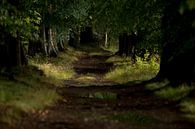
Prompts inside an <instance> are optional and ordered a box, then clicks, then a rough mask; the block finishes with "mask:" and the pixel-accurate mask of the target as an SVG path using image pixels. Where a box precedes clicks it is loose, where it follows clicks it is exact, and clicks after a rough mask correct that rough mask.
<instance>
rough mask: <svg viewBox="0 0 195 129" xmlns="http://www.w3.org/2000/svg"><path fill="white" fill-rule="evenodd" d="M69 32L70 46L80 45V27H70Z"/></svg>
mask: <svg viewBox="0 0 195 129" xmlns="http://www.w3.org/2000/svg"><path fill="white" fill-rule="evenodd" d="M69 33H70V34H69V41H68V44H69V45H70V46H71V47H75V48H76V47H78V46H79V45H80V29H78V28H77V29H72V30H71V31H70V32H69Z"/></svg>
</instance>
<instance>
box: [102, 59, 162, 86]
mask: <svg viewBox="0 0 195 129" xmlns="http://www.w3.org/2000/svg"><path fill="white" fill-rule="evenodd" d="M107 61H108V62H113V63H114V65H115V68H114V69H112V70H111V71H110V72H109V73H107V74H106V75H105V79H108V80H111V81H114V82H117V83H121V84H123V83H127V82H130V81H144V80H148V79H151V78H153V77H154V76H155V75H156V74H157V73H158V71H159V63H157V62H156V61H155V59H152V60H151V61H149V62H147V61H143V60H142V59H141V58H139V57H137V62H136V63H132V62H131V59H130V58H121V57H118V56H114V57H111V58H110V59H108V60H107Z"/></svg>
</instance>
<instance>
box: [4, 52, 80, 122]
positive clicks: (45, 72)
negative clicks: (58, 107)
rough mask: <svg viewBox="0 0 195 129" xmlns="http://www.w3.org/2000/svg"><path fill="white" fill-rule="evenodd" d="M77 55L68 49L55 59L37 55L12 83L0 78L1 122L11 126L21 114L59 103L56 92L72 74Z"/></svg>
mask: <svg viewBox="0 0 195 129" xmlns="http://www.w3.org/2000/svg"><path fill="white" fill-rule="evenodd" d="M77 54H78V53H76V52H73V50H68V52H67V53H60V54H59V56H58V57H57V58H46V57H42V56H39V55H37V56H36V57H34V58H32V59H30V60H29V66H26V67H24V68H22V71H21V72H20V74H18V75H16V76H15V80H14V81H10V80H8V79H6V78H5V77H0V122H5V123H9V124H13V123H14V122H17V121H19V120H20V118H21V114H22V113H28V112H29V113H30V112H34V111H38V110H42V109H44V108H45V107H47V106H52V105H53V104H54V103H55V102H56V101H58V100H59V99H60V96H59V95H58V94H57V92H56V90H55V89H56V87H57V86H61V85H62V84H63V80H64V79H68V78H71V77H72V76H73V75H74V71H73V68H72V63H73V61H75V60H76V59H77V58H76V55H77Z"/></svg>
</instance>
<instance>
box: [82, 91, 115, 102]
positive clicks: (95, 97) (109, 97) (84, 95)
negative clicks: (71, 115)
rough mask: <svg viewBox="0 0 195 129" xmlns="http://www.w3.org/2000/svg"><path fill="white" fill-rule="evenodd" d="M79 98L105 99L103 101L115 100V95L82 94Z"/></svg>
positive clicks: (100, 93)
mask: <svg viewBox="0 0 195 129" xmlns="http://www.w3.org/2000/svg"><path fill="white" fill-rule="evenodd" d="M79 96H80V97H84V98H90V99H105V100H116V99H117V94H116V93H112V92H95V93H82V94H80V95H79Z"/></svg>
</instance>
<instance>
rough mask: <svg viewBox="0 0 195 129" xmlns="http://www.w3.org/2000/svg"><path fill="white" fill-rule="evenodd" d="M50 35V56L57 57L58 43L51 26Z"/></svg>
mask: <svg viewBox="0 0 195 129" xmlns="http://www.w3.org/2000/svg"><path fill="white" fill-rule="evenodd" d="M48 36H49V37H48V38H49V41H48V53H49V56H52V57H57V55H58V50H57V49H56V45H55V41H54V34H53V31H52V29H51V28H50V29H49V30H48Z"/></svg>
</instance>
